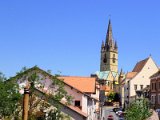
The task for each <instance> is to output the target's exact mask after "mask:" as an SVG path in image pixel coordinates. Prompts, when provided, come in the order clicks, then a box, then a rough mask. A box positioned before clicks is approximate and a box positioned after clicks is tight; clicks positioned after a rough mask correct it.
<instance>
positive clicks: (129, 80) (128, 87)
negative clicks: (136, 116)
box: [124, 57, 158, 106]
mask: <svg viewBox="0 0 160 120" xmlns="http://www.w3.org/2000/svg"><path fill="white" fill-rule="evenodd" d="M157 71H158V66H157V65H156V63H155V62H154V60H153V59H152V57H148V58H147V59H144V60H142V61H140V62H138V63H137V64H136V66H135V67H134V69H133V71H132V72H128V73H127V74H126V78H125V81H124V82H125V85H124V99H125V100H124V103H125V105H126V106H128V105H129V104H130V103H131V102H132V101H134V100H135V97H136V91H137V90H142V89H143V88H145V87H147V86H149V85H150V76H151V75H153V74H154V73H156V72H157Z"/></svg>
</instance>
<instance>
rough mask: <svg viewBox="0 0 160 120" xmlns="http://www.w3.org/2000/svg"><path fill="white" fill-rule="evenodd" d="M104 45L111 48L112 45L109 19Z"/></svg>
mask: <svg viewBox="0 0 160 120" xmlns="http://www.w3.org/2000/svg"><path fill="white" fill-rule="evenodd" d="M106 44H107V45H109V46H110V47H112V46H113V45H112V44H113V38H112V25H111V20H110V19H109V24H108V30H107V35H106Z"/></svg>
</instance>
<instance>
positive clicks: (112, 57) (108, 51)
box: [100, 20, 118, 72]
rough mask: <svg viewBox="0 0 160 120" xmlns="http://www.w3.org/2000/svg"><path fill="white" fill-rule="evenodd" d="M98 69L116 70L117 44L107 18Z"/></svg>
mask: <svg viewBox="0 0 160 120" xmlns="http://www.w3.org/2000/svg"><path fill="white" fill-rule="evenodd" d="M100 71H112V72H118V46H117V42H116V41H114V40H113V36H112V25H111V21H110V20H109V24H108V30H107V34H106V40H105V43H104V41H102V46H101V63H100Z"/></svg>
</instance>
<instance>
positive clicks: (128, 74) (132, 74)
mask: <svg viewBox="0 0 160 120" xmlns="http://www.w3.org/2000/svg"><path fill="white" fill-rule="evenodd" d="M136 74H137V72H128V73H127V75H126V79H131V78H133V77H134V76H136Z"/></svg>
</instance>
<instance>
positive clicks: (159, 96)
mask: <svg viewBox="0 0 160 120" xmlns="http://www.w3.org/2000/svg"><path fill="white" fill-rule="evenodd" d="M158 104H160V94H159V95H158Z"/></svg>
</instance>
